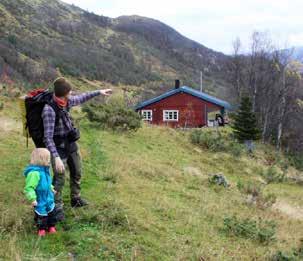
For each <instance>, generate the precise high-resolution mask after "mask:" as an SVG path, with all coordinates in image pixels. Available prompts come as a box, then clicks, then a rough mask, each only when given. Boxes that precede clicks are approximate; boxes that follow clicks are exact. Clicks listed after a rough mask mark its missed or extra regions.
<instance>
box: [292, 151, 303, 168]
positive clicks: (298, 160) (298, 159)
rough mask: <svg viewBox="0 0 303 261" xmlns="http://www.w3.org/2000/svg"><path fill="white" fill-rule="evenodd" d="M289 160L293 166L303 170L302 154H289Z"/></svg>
mask: <svg viewBox="0 0 303 261" xmlns="http://www.w3.org/2000/svg"><path fill="white" fill-rule="evenodd" d="M288 160H289V163H290V165H291V166H293V167H294V168H296V169H297V170H300V171H303V156H302V154H299V153H298V154H293V155H288Z"/></svg>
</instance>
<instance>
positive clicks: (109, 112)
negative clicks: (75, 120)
mask: <svg viewBox="0 0 303 261" xmlns="http://www.w3.org/2000/svg"><path fill="white" fill-rule="evenodd" d="M83 111H84V112H86V114H87V116H88V119H89V120H90V121H91V122H95V123H97V124H98V125H99V126H100V127H103V128H106V129H111V130H114V131H136V130H138V129H139V128H140V127H141V124H142V121H141V116H140V115H139V114H138V113H136V112H135V111H134V110H132V109H130V108H128V107H127V106H126V104H125V103H124V101H123V99H122V98H120V97H113V98H111V99H109V101H108V102H107V103H105V104H100V103H97V102H94V103H89V104H87V105H85V106H84V107H83Z"/></svg>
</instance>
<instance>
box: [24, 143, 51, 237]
mask: <svg viewBox="0 0 303 261" xmlns="http://www.w3.org/2000/svg"><path fill="white" fill-rule="evenodd" d="M49 166H50V153H49V151H48V150H47V149H44V148H37V149H34V151H33V152H32V155H31V161H30V164H29V165H28V166H27V167H26V169H25V171H24V176H25V177H26V184H25V188H24V193H25V195H26V198H27V199H28V200H29V201H30V202H31V205H32V206H33V207H34V209H35V221H36V223H37V227H38V235H39V236H45V234H46V231H47V232H48V233H49V234H53V233H56V228H55V224H56V216H55V211H54V209H55V202H54V191H53V187H52V178H51V176H50V172H49Z"/></svg>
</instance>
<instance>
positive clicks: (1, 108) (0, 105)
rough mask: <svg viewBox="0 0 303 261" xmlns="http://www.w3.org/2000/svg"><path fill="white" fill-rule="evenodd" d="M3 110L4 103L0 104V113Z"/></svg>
mask: <svg viewBox="0 0 303 261" xmlns="http://www.w3.org/2000/svg"><path fill="white" fill-rule="evenodd" d="M3 109H4V103H3V102H0V111H2V110H3Z"/></svg>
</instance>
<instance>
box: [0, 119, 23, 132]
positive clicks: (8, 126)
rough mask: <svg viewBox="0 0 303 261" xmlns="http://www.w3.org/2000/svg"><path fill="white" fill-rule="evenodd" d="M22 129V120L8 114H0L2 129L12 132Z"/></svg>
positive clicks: (0, 127)
mask: <svg viewBox="0 0 303 261" xmlns="http://www.w3.org/2000/svg"><path fill="white" fill-rule="evenodd" d="M21 129H22V124H21V122H18V121H17V120H16V119H13V118H9V117H6V116H0V131H4V132H10V131H13V130H20V131H21Z"/></svg>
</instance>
